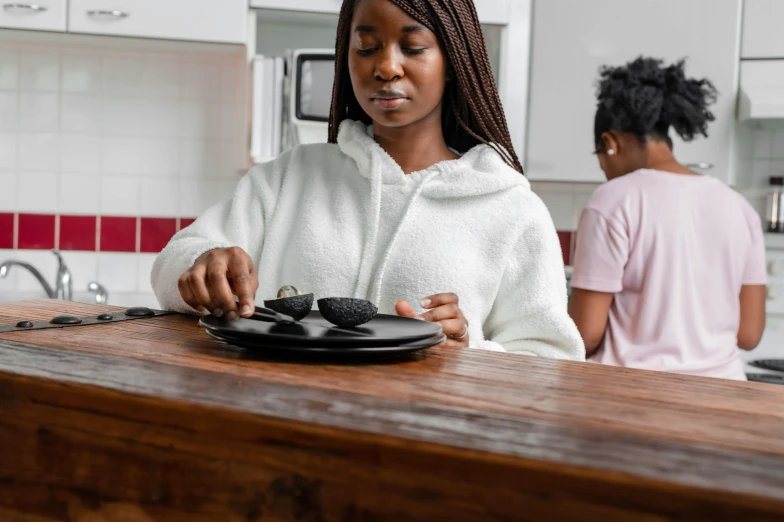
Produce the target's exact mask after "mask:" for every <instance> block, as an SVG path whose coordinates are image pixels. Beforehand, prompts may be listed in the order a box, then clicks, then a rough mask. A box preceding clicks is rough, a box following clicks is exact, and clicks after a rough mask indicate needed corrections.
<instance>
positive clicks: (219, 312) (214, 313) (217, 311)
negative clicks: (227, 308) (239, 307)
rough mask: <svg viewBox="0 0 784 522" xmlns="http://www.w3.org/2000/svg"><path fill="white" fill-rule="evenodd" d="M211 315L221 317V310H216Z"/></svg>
mask: <svg viewBox="0 0 784 522" xmlns="http://www.w3.org/2000/svg"><path fill="white" fill-rule="evenodd" d="M212 315H214V316H215V317H223V310H221V309H220V308H216V309H215V310H213V311H212Z"/></svg>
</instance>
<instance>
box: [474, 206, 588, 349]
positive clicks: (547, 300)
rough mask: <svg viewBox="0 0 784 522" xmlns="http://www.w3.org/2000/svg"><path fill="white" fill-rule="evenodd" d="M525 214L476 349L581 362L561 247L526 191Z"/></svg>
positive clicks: (542, 208) (549, 222) (544, 213)
mask: <svg viewBox="0 0 784 522" xmlns="http://www.w3.org/2000/svg"><path fill="white" fill-rule="evenodd" d="M529 196H530V197H528V198H526V199H527V201H525V202H524V203H525V205H526V208H527V211H528V212H527V214H528V215H527V216H526V219H525V223H524V225H523V230H522V233H521V234H520V237H519V238H518V240H517V242H516V243H515V246H514V248H513V252H512V255H511V259H510V260H509V263H508V264H507V268H506V271H505V273H504V275H503V278H502V281H501V286H500V288H499V290H498V294H497V295H496V300H495V302H494V304H493V308H492V310H491V312H490V315H489V316H488V318H487V320H486V321H485V325H484V329H485V338H486V339H488V340H487V341H483V342H481V343H479V345H478V346H477V347H478V348H483V349H486V350H494V351H499V350H500V351H507V352H512V353H520V354H525V355H537V356H541V357H549V358H552V359H572V360H578V361H584V360H585V346H584V345H583V341H582V338H581V337H580V334H579V332H578V331H577V327H576V326H575V324H574V322H573V321H572V319H571V318H570V317H569V314H568V313H567V296H566V274H565V272H564V265H563V256H562V253H561V245H560V242H559V241H558V234H557V232H556V230H555V226H554V224H553V221H552V218H551V217H550V214H549V212H548V211H547V207H545V205H544V203H542V201H541V200H540V199H539V198H538V197H537V196H535V195H534V194H533V193H530V192H529Z"/></svg>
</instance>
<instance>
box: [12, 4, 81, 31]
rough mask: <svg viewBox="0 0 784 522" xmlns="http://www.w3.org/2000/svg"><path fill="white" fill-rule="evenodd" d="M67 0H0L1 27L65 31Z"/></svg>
mask: <svg viewBox="0 0 784 522" xmlns="http://www.w3.org/2000/svg"><path fill="white" fill-rule="evenodd" d="M66 16H67V8H66V0H38V1H30V2H25V1H14V0H6V1H3V0H0V27H5V28H10V29H35V30H39V31H65V28H66Z"/></svg>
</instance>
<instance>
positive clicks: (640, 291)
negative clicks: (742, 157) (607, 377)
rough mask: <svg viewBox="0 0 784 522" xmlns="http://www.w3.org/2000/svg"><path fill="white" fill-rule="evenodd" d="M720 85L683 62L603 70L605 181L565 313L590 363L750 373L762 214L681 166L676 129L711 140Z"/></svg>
mask: <svg viewBox="0 0 784 522" xmlns="http://www.w3.org/2000/svg"><path fill="white" fill-rule="evenodd" d="M715 98H716V91H715V89H714V87H713V85H712V84H711V83H710V82H709V81H708V80H696V79H691V78H687V77H686V75H685V73H684V63H683V62H682V61H681V62H678V63H676V64H674V65H670V66H664V65H663V63H662V62H661V61H660V60H654V59H650V58H638V59H637V60H634V61H633V62H631V63H629V64H627V65H625V66H623V67H606V68H604V69H603V70H602V71H601V81H600V84H599V89H598V101H599V104H598V109H597V112H596V121H595V143H596V153H597V154H598V156H599V164H600V165H601V168H602V170H604V173H605V174H606V176H607V179H608V180H609V183H607V184H605V185H604V186H602V187H600V188H599V189H598V190H597V191H596V192H595V193H594V195H593V197H592V198H591V201H590V202H589V204H588V206H587V208H586V209H585V210H584V211H583V214H582V217H581V219H580V226H579V229H578V232H577V248H576V253H575V261H574V273H573V276H572V288H573V292H572V297H571V300H570V303H569V313H570V314H571V316H572V318H573V319H574V320H575V323H576V324H577V327H578V329H579V330H580V333H581V334H582V336H583V339H584V341H585V347H586V351H587V353H588V354H589V355H590V356H591V360H592V361H595V362H600V363H605V364H614V365H619V366H629V367H634V368H647V369H650V370H664V371H671V372H678V373H686V374H694V375H704V376H712V377H722V378H728V379H739V380H743V379H745V378H746V377H745V374H744V372H743V364H742V362H741V360H740V357H739V354H738V349H737V348H738V347H740V348H743V349H745V350H751V349H753V348H754V347H756V346H757V344H758V343H759V340H760V337H761V336H762V330H763V328H764V325H765V278H766V276H765V264H764V256H765V252H764V243H763V235H762V227H761V224H760V218H759V216H758V215H757V214H756V212H755V211H754V210H753V208H752V207H751V206H750V205H749V204H748V203H747V202H746V200H745V199H743V197H741V196H740V195H739V194H737V193H736V192H734V191H733V190H731V189H730V188H728V187H727V186H725V185H724V184H722V183H721V182H719V181H718V180H716V179H714V178H711V177H708V176H702V175H699V174H697V173H695V172H692V171H691V170H689V169H688V168H686V167H684V166H683V165H681V164H680V163H678V162H677V161H676V159H675V158H674V157H673V152H672V140H671V139H670V138H669V131H670V129H671V128H672V129H673V130H674V131H675V132H676V133H677V134H678V135H679V136H680V137H681V138H683V139H684V140H686V141H689V140H692V139H693V138H694V137H695V136H697V135H699V134H702V135H704V136H707V128H708V123H709V122H711V121H713V119H714V118H713V115H712V114H711V112H710V111H709V110H708V107H709V105H710V104H711V103H713V102H714V101H715Z"/></svg>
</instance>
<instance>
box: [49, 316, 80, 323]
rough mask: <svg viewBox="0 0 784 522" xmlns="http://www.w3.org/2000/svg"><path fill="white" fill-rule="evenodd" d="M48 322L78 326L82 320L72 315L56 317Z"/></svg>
mask: <svg viewBox="0 0 784 522" xmlns="http://www.w3.org/2000/svg"><path fill="white" fill-rule="evenodd" d="M49 322H50V323H52V324H80V323H81V322H82V320H81V319H79V318H78V317H74V316H73V315H58V316H57V317H55V318H54V319H52V320H51V321H49Z"/></svg>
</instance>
